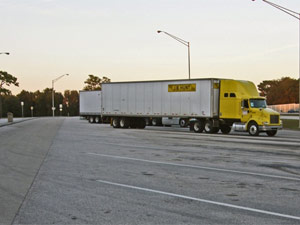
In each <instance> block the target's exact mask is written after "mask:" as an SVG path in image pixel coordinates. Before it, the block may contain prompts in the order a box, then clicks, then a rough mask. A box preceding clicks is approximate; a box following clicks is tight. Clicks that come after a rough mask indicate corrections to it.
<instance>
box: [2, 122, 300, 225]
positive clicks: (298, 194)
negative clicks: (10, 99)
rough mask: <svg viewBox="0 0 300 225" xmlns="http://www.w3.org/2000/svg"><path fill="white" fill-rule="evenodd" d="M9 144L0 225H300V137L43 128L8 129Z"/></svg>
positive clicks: (5, 144) (66, 125) (61, 125)
mask: <svg viewBox="0 0 300 225" xmlns="http://www.w3.org/2000/svg"><path fill="white" fill-rule="evenodd" d="M0 142H1V147H0V172H1V173H0V174H1V180H0V199H1V200H0V224H299V223H300V211H299V208H300V188H299V184H300V165H299V159H300V140H299V132H297V131H284V130H283V131H280V132H279V133H278V135H277V136H276V137H267V136H266V135H264V134H261V135H260V136H259V137H250V136H249V135H247V134H239V133H233V134H230V135H222V134H215V135H208V134H195V133H190V132H189V131H188V129H182V128H173V127H149V128H146V129H144V130H138V129H113V128H112V127H110V126H109V125H106V124H89V123H88V122H87V121H85V120H79V119H78V118H40V119H34V120H30V121H25V122H22V123H18V124H14V125H11V126H5V127H1V128H0Z"/></svg>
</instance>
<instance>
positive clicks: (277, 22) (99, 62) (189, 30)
mask: <svg viewBox="0 0 300 225" xmlns="http://www.w3.org/2000/svg"><path fill="white" fill-rule="evenodd" d="M272 2H274V3H276V4H279V5H282V6H284V7H286V8H289V9H292V10H293V11H296V12H300V1H299V0H272ZM0 15H1V16H0V52H10V55H4V54H0V70H2V71H7V72H8V73H10V74H12V75H14V76H16V77H17V78H18V81H19V83H20V86H19V87H12V86H11V87H10V90H12V92H13V94H18V93H19V92H20V91H22V90H27V91H37V90H40V91H42V90H44V89H45V88H51V86H52V80H54V79H56V78H57V77H59V76H61V75H63V74H66V73H68V74H70V75H69V76H64V77H63V78H61V79H60V80H58V81H57V82H55V85H54V88H55V90H56V91H60V92H63V91H64V90H82V88H83V87H84V81H85V80H86V79H87V78H88V75H89V74H93V75H96V76H99V77H102V76H106V77H109V78H110V79H111V80H112V81H113V82H114V81H115V82H117V81H144V80H145V81H146V80H169V79H187V78H188V61H187V58H188V57H187V47H186V46H184V45H183V44H181V43H179V42H177V41H176V40H174V39H172V38H171V37H169V36H167V35H166V34H164V33H159V34H158V33H157V30H162V31H165V32H168V33H170V34H172V35H175V36H177V37H179V38H181V39H184V40H186V41H189V42H190V45H191V78H230V79H239V80H250V81H252V82H254V83H255V84H259V83H260V82H261V81H263V80H270V79H280V78H281V77H283V76H289V77H292V78H296V79H298V78H299V72H298V71H299V21H297V19H295V18H293V17H291V16H289V15H287V14H285V13H283V12H281V11H279V10H278V9H275V8H273V7H271V6H270V5H268V4H266V3H265V2H263V1H262V0H256V1H252V0H151V1H149V0H109V1H108V0H105V1H104V0H0Z"/></svg>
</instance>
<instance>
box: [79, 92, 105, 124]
mask: <svg viewBox="0 0 300 225" xmlns="http://www.w3.org/2000/svg"><path fill="white" fill-rule="evenodd" d="M101 98H102V94H101V91H80V92H79V115H80V116H82V117H85V118H87V119H88V120H89V122H90V123H100V122H101Z"/></svg>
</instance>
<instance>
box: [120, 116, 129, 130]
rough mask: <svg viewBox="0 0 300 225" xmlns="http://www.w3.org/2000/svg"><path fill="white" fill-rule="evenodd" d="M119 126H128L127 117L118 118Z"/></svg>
mask: <svg viewBox="0 0 300 225" xmlns="http://www.w3.org/2000/svg"><path fill="white" fill-rule="evenodd" d="M120 127H121V128H128V127H129V120H128V118H124V117H123V118H121V119H120Z"/></svg>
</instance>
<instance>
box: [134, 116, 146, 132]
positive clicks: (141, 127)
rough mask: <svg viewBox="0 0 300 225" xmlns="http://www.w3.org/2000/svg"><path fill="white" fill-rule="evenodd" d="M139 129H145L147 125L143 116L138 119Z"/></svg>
mask: <svg viewBox="0 0 300 225" xmlns="http://www.w3.org/2000/svg"><path fill="white" fill-rule="evenodd" d="M136 127H137V128H138V129H144V128H145V127H146V121H145V120H144V119H143V118H139V119H138V120H137V126H136Z"/></svg>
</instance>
